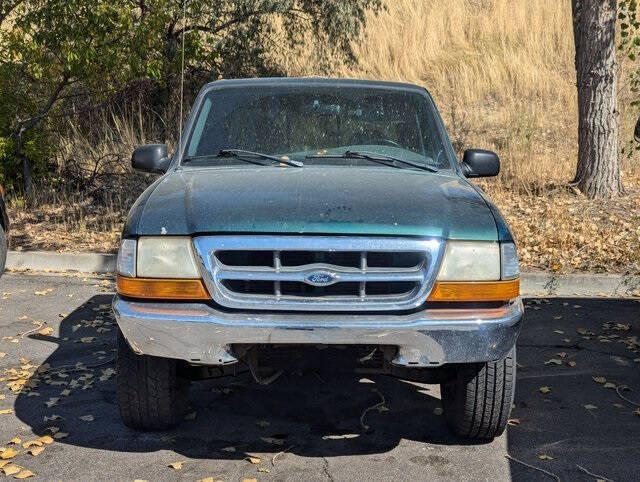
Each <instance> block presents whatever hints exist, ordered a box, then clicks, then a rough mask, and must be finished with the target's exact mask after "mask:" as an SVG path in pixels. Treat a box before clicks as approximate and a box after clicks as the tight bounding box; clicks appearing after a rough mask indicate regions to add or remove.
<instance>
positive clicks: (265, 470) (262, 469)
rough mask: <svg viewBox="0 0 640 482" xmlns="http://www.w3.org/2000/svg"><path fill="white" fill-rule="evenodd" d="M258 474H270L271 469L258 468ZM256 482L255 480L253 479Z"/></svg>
mask: <svg viewBox="0 0 640 482" xmlns="http://www.w3.org/2000/svg"><path fill="white" fill-rule="evenodd" d="M258 472H264V473H265V474H268V473H269V472H270V471H269V469H267V468H265V467H258ZM253 480H255V479H253Z"/></svg>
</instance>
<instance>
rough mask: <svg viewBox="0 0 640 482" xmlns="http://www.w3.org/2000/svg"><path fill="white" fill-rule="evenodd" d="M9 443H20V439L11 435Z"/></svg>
mask: <svg viewBox="0 0 640 482" xmlns="http://www.w3.org/2000/svg"><path fill="white" fill-rule="evenodd" d="M8 443H10V444H14V445H20V444H21V443H22V439H21V438H20V437H13V438H12V439H11V440H9V442H8Z"/></svg>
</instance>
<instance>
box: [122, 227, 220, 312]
mask: <svg viewBox="0 0 640 482" xmlns="http://www.w3.org/2000/svg"><path fill="white" fill-rule="evenodd" d="M117 271H118V272H117V277H116V288H117V291H118V294H120V295H121V296H126V297H129V298H138V299H153V300H209V299H210V298H211V297H210V296H209V293H208V291H207V289H206V287H205V286H204V283H203V282H202V279H201V278H200V273H199V271H198V266H197V265H196V259H195V256H194V253H193V246H192V243H191V238H189V237H177V236H176V237H174V236H162V237H142V238H140V239H138V240H137V241H136V240H134V239H124V240H122V243H121V245H120V251H119V252H118V263H117Z"/></svg>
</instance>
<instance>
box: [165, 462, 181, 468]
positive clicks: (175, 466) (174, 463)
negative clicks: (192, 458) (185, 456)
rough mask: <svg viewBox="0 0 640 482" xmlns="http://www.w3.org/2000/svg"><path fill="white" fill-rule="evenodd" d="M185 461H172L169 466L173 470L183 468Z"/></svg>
mask: <svg viewBox="0 0 640 482" xmlns="http://www.w3.org/2000/svg"><path fill="white" fill-rule="evenodd" d="M183 465H184V461H183V462H172V463H170V464H169V465H168V466H167V467H171V468H172V469H173V470H182V466H183Z"/></svg>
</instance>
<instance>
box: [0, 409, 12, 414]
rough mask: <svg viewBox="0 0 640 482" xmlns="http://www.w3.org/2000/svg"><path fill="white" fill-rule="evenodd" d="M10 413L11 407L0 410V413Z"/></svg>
mask: <svg viewBox="0 0 640 482" xmlns="http://www.w3.org/2000/svg"><path fill="white" fill-rule="evenodd" d="M10 413H13V408H3V409H2V410H0V415H9V414H10Z"/></svg>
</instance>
